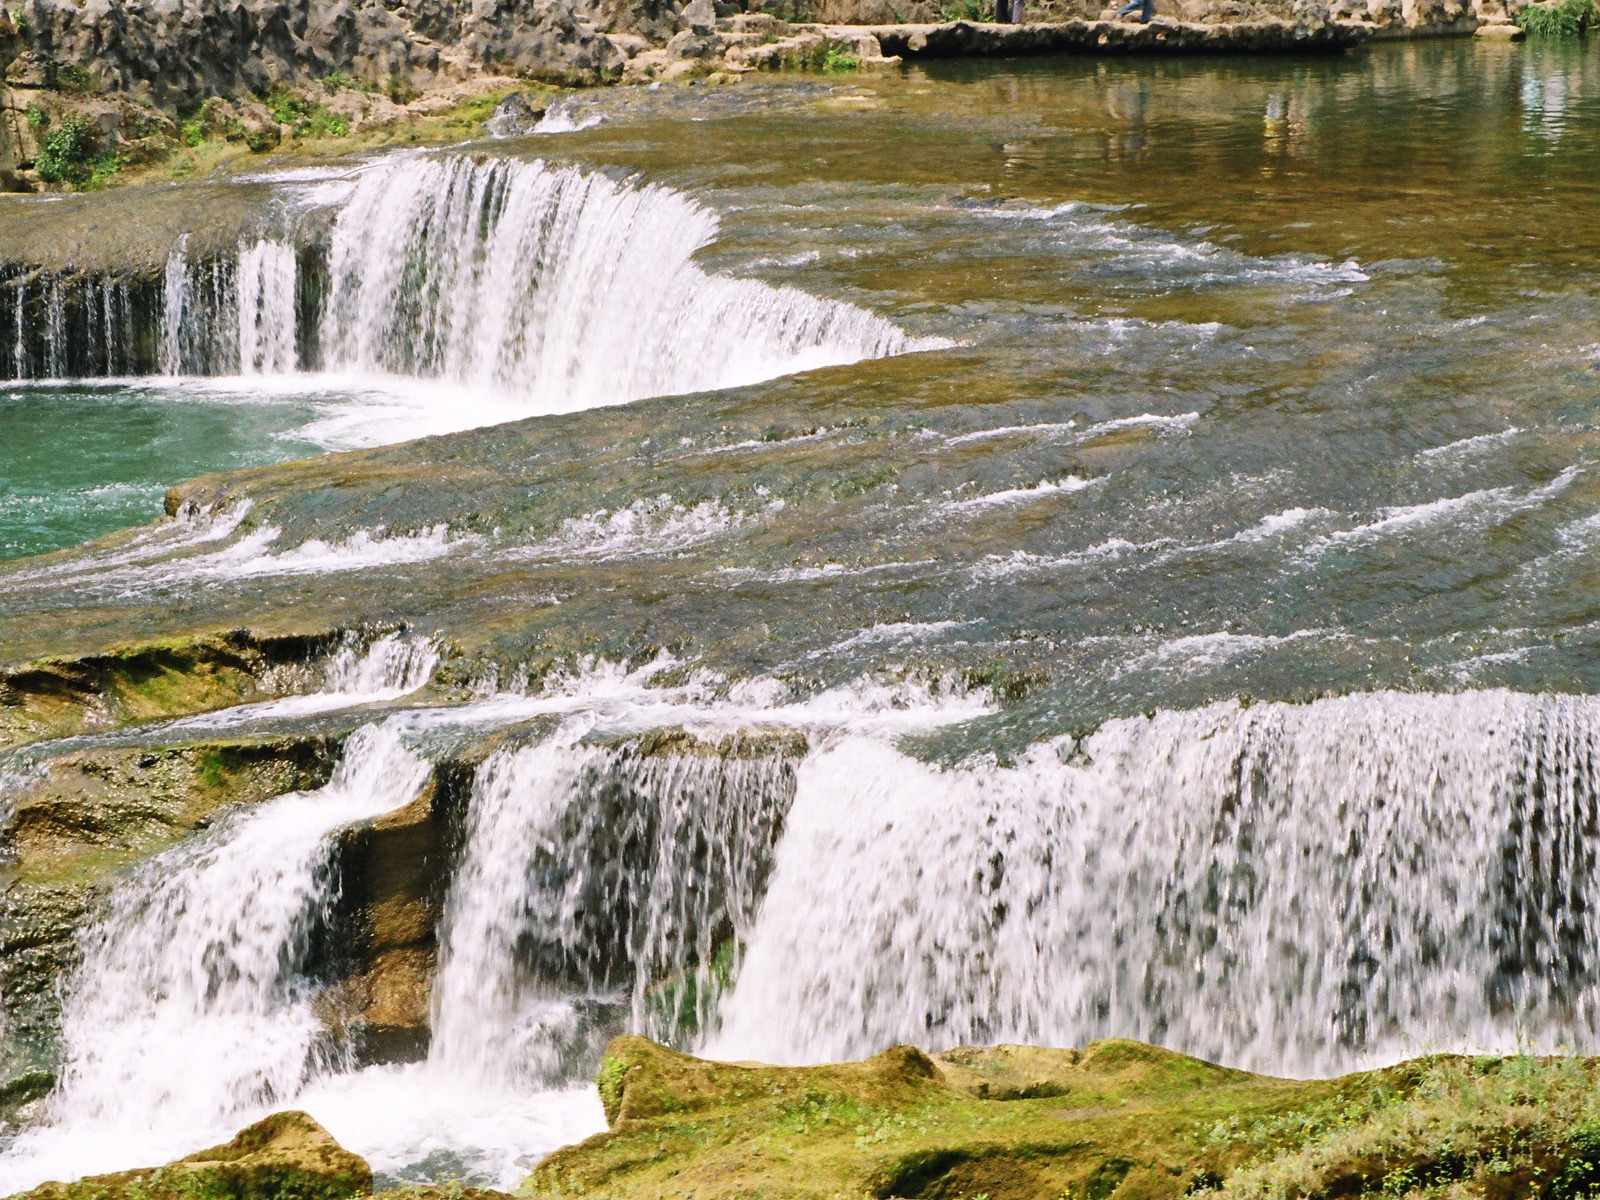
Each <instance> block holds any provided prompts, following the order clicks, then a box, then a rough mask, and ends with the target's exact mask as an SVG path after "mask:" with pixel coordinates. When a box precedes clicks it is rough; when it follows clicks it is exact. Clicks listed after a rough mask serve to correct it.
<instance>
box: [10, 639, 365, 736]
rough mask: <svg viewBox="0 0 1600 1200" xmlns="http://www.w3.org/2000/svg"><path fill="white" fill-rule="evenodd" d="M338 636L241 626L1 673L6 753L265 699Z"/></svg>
mask: <svg viewBox="0 0 1600 1200" xmlns="http://www.w3.org/2000/svg"><path fill="white" fill-rule="evenodd" d="M338 636H339V635H338V634H337V633H335V632H330V633H318V634H307V635H283V636H270V637H268V636H258V635H256V634H253V633H251V632H249V631H248V630H243V629H235V630H227V631H223V632H218V633H208V634H202V635H198V636H193V637H182V638H173V639H168V640H162V641H152V642H143V643H139V644H137V645H128V646H119V647H113V648H111V649H108V650H106V651H105V652H103V653H99V654H89V655H84V656H81V657H73V658H51V659H39V660H36V661H33V662H27V663H21V664H18V665H15V666H10V667H5V668H0V749H4V748H6V747H8V746H13V745H21V744H23V743H25V742H31V741H36V740H39V739H41V738H47V737H67V736H70V735H72V734H76V733H81V732H83V731H84V730H87V729H94V728H104V727H107V726H110V725H116V724H122V723H126V722H133V721H145V720H151V719H154V718H157V717H175V716H187V715H189V714H191V713H198V712H206V711H209V710H212V709H217V708H225V707H227V706H228V705H232V704H240V703H244V702H246V701H250V700H256V699H262V698H264V697H265V696H266V695H268V694H270V691H271V686H270V685H271V683H272V682H273V679H274V676H275V675H276V674H281V673H282V672H283V671H285V670H293V669H295V668H298V667H301V666H302V665H303V664H305V663H306V662H308V661H309V660H311V659H312V658H314V657H316V656H318V655H320V654H325V653H327V651H328V650H329V649H331V648H332V647H333V646H334V645H335V644H336V642H337V640H338Z"/></svg>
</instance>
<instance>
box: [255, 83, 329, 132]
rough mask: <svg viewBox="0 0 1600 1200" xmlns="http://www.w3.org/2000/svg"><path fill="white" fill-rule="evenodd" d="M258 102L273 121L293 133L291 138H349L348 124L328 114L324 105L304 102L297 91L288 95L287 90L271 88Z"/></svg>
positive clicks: (304, 99)
mask: <svg viewBox="0 0 1600 1200" xmlns="http://www.w3.org/2000/svg"><path fill="white" fill-rule="evenodd" d="M261 103H263V104H265V105H266V106H267V111H268V112H270V113H271V114H272V118H273V120H275V121H277V122H278V124H280V125H287V126H289V128H290V129H292V130H293V131H294V135H295V137H301V138H325V137H347V136H349V133H350V122H349V121H347V120H345V119H344V118H343V117H341V116H339V115H338V114H337V113H334V112H330V111H329V110H328V109H327V108H326V107H325V106H323V105H321V104H315V103H313V102H312V101H310V100H308V99H306V97H305V96H303V95H301V94H300V93H299V92H291V91H289V90H288V89H287V88H274V89H273V90H272V91H270V92H267V93H266V94H265V95H263V96H262V97H261Z"/></svg>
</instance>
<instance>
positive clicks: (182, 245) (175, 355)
mask: <svg viewBox="0 0 1600 1200" xmlns="http://www.w3.org/2000/svg"><path fill="white" fill-rule="evenodd" d="M163 282H164V288H163V292H162V300H163V304H162V308H161V373H162V374H163V375H181V374H183V319H184V315H185V313H186V312H187V310H188V307H189V235H188V234H187V233H185V234H182V235H181V236H179V238H178V240H177V242H176V243H174V244H173V247H172V249H171V251H170V252H168V254H167V269H166V273H165V277H164V280H163Z"/></svg>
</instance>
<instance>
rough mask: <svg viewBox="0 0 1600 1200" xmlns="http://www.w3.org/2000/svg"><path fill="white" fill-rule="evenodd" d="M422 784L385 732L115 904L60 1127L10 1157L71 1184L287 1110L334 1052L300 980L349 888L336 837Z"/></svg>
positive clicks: (145, 875) (142, 878)
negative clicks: (53, 1164) (71, 1178)
mask: <svg viewBox="0 0 1600 1200" xmlns="http://www.w3.org/2000/svg"><path fill="white" fill-rule="evenodd" d="M427 774H428V767H427V765H426V764H425V763H424V762H423V761H422V760H421V759H419V758H417V757H416V756H415V755H414V754H412V753H411V752H410V751H408V750H407V749H406V748H405V747H404V746H403V745H402V744H401V742H400V739H399V736H398V734H397V732H396V731H395V730H394V729H393V728H392V727H391V726H389V725H383V726H368V727H366V728H363V729H361V730H358V731H357V732H356V733H354V734H352V735H351V737H350V739H349V742H348V744H347V746H346V749H345V754H344V758H343V761H342V762H341V764H340V766H339V768H338V770H337V772H336V773H335V775H334V778H333V779H332V780H331V781H330V782H329V783H328V785H327V786H326V787H324V788H322V789H320V790H318V791H315V792H308V793H294V794H290V795H287V796H283V797H280V798H279V799H277V800H274V801H270V802H267V803H264V804H261V805H258V806H255V807H253V808H250V809H247V810H245V811H243V812H240V813H237V814H235V815H234V816H233V817H232V818H231V819H228V820H226V821H224V822H223V823H222V824H221V825H220V826H219V828H218V829H217V830H216V831H215V833H213V834H212V835H210V836H207V837H205V838H203V839H201V840H200V841H198V842H193V843H189V844H186V845H184V846H182V847H179V848H178V849H176V850H173V851H170V852H168V853H166V854H163V855H161V856H159V857H158V858H156V859H155V860H154V861H152V862H151V863H150V864H149V866H148V867H147V868H145V869H144V870H143V871H141V872H140V873H139V874H138V875H137V876H136V877H135V878H133V879H132V880H131V881H129V882H128V883H127V884H126V885H125V886H123V887H122V888H120V889H119V890H118V891H117V892H116V893H115V894H114V895H113V896H112V898H111V900H110V904H109V910H108V911H107V913H106V914H105V916H104V917H103V918H102V919H101V920H100V921H99V922H98V923H97V924H95V925H94V926H93V927H91V928H90V929H89V930H88V931H87V932H86V933H85V935H84V937H83V963H82V966H81V968H80V969H79V971H78V973H77V976H76V978H75V980H74V981H73V983H72V986H71V987H70V988H69V989H68V990H67V997H66V1000H65V1003H64V1005H63V1010H62V1035H63V1041H64V1043H65V1059H66V1062H65V1066H64V1068H63V1072H62V1080H61V1086H60V1088H59V1089H58V1091H57V1092H56V1093H55V1094H54V1095H53V1096H52V1099H51V1117H52V1126H50V1127H48V1128H46V1129H43V1130H41V1131H39V1132H38V1134H37V1138H38V1141H37V1143H36V1144H33V1145H29V1144H28V1143H27V1142H24V1143H23V1144H22V1145H21V1146H20V1148H14V1153H18V1154H19V1156H20V1157H21V1158H22V1159H27V1158H29V1157H30V1155H31V1156H33V1157H34V1158H36V1159H48V1158H49V1156H50V1154H51V1153H52V1151H54V1152H55V1153H59V1154H63V1155H68V1156H69V1158H70V1161H71V1171H72V1174H73V1175H79V1174H84V1173H86V1172H89V1171H92V1170H94V1169H96V1162H91V1161H89V1159H91V1158H93V1159H95V1160H96V1161H101V1160H103V1161H104V1163H106V1164H108V1165H111V1166H120V1165H125V1164H126V1162H129V1161H134V1162H140V1161H145V1160H146V1159H151V1160H153V1161H164V1159H165V1158H167V1157H171V1156H172V1155H173V1154H176V1153H186V1152H187V1151H188V1150H191V1149H193V1148H194V1146H195V1145H199V1144H201V1143H202V1142H203V1141H204V1140H205V1139H206V1138H207V1137H208V1135H210V1134H215V1135H217V1136H218V1137H225V1136H227V1135H228V1134H229V1132H230V1131H232V1130H233V1129H235V1128H236V1127H237V1126H238V1125H240V1124H243V1123H244V1122H245V1121H246V1120H248V1119H251V1117H253V1116H254V1115H255V1114H256V1113H258V1112H260V1111H262V1110H263V1109H265V1108H270V1107H271V1106H273V1105H275V1104H281V1103H282V1102H284V1101H285V1100H287V1099H290V1098H292V1097H293V1096H294V1095H295V1094H296V1093H297V1092H298V1091H299V1090H300V1088H301V1086H302V1085H303V1084H304V1083H305V1082H306V1080H307V1079H308V1078H309V1077H310V1075H311V1074H312V1073H313V1072H314V1071H315V1070H316V1068H317V1066H318V1058H319V1053H321V1052H322V1025H321V1022H320V1021H319V1020H318V1018H317V1016H316V1014H315V1012H314V1011H313V1001H314V998H315V993H314V989H313V988H312V986H311V985H310V984H309V983H308V982H307V980H306V979H305V977H304V970H305V968H306V960H307V955H308V953H309V949H310V939H311V937H312V936H313V934H314V932H315V930H316V928H317V926H318V924H319V922H321V921H323V920H324V919H325V918H326V915H327V913H328V910H329V907H330V905H331V904H332V902H333V900H334V898H335V892H336V889H337V879H336V878H335V874H334V872H333V869H332V862H331V842H330V835H331V834H332V833H333V832H334V831H336V830H338V829H339V828H341V827H343V826H346V825H349V824H351V823H352V822H356V821H361V820H365V819H369V818H372V817H375V816H378V815H380V814H382V813H384V812H386V811H388V810H390V809H393V808H395V807H398V806H399V805H402V804H405V803H406V802H408V801H409V800H411V799H412V798H413V796H415V794H416V793H417V790H418V789H419V788H420V787H421V786H422V784H423V783H424V782H425V781H426V779H427ZM153 1143H157V1144H159V1147H160V1148H159V1149H153V1148H152V1144H153ZM73 1155H75V1156H76V1157H71V1156H73ZM16 1169H17V1170H19V1171H22V1172H27V1171H28V1170H29V1165H28V1164H26V1163H19V1164H18V1166H17V1168H16Z"/></svg>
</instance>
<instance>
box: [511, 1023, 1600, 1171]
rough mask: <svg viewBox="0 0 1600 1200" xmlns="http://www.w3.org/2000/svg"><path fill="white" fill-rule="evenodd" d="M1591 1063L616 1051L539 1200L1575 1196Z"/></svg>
mask: <svg viewBox="0 0 1600 1200" xmlns="http://www.w3.org/2000/svg"><path fill="white" fill-rule="evenodd" d="M1597 1081H1600V1070H1597V1063H1596V1060H1588V1059H1575V1058H1552V1059H1533V1058H1527V1057H1517V1058H1509V1059H1498V1058H1489V1059H1467V1058H1460V1057H1453V1056H1440V1057H1435V1058H1428V1059H1419V1060H1415V1061H1413V1062H1410V1063H1404V1064H1401V1065H1399V1066H1397V1067H1392V1068H1388V1069H1385V1070H1381V1071H1370V1072H1363V1073H1360V1074H1356V1075H1349V1076H1346V1077H1344V1078H1342V1079H1332V1080H1308V1081H1302V1080H1291V1079H1275V1078H1272V1077H1270V1076H1264V1075H1253V1074H1250V1073H1249V1072H1245V1071H1236V1070H1231V1069H1228V1068H1226V1067H1220V1066H1217V1065H1215V1064H1213V1063H1208V1062H1204V1061H1202V1060H1200V1059H1196V1058H1191V1057H1189V1056H1187V1055H1183V1054H1177V1053H1174V1052H1173V1051H1170V1050H1164V1049H1161V1048H1160V1047H1156V1046H1149V1045H1145V1044H1142V1043H1139V1042H1130V1041H1121V1040H1111V1041H1102V1042H1094V1043H1091V1044H1090V1045H1088V1046H1086V1047H1083V1048H1082V1049H1062V1050H1052V1049H1042V1048H1038V1047H1030V1046H995V1047H987V1048H981V1049H960V1050H951V1051H946V1052H944V1053H941V1054H937V1055H934V1056H932V1057H929V1056H927V1055H924V1054H922V1053H921V1052H920V1051H917V1050H914V1049H912V1048H910V1047H897V1048H895V1049H893V1050H889V1051H885V1052H884V1053H883V1054H880V1055H878V1056H876V1057H875V1058H871V1059H867V1060H866V1061H864V1062H858V1063H841V1064H833V1065H828V1066H818V1067H765V1066H760V1065H758V1064H735V1063H720V1062H706V1061H703V1060H700V1059H695V1058H691V1057H689V1056H688V1055H683V1054H677V1053H674V1052H673V1051H671V1050H667V1049H665V1048H663V1047H660V1046H657V1045H655V1044H653V1043H651V1042H647V1041H645V1040H643V1039H640V1038H619V1039H618V1040H617V1041H615V1042H613V1043H612V1044H611V1046H610V1048H609V1049H608V1051H607V1054H606V1058H605V1062H604V1064H603V1066H602V1068H601V1073H600V1081H599V1082H600V1093H601V1098H602V1100H603V1102H604V1104H605V1109H606V1115H607V1118H608V1120H609V1121H610V1124H611V1129H610V1131H609V1132H607V1133H603V1134H600V1135H598V1136H596V1137H593V1138H590V1139H589V1140H588V1141H586V1142H583V1143H581V1144H580V1145H577V1146H570V1147H567V1148H566V1149H563V1150H560V1151H557V1152H556V1153H555V1154H553V1155H551V1156H550V1157H549V1158H548V1159H546V1160H545V1161H544V1162H543V1163H541V1164H540V1165H539V1167H538V1168H537V1170H535V1172H534V1173H533V1175H532V1176H531V1177H530V1178H529V1180H528V1181H527V1183H526V1184H525V1185H524V1188H523V1192H524V1194H527V1195H534V1196H550V1197H556V1196H562V1197H567V1196H577V1195H583V1196H585V1197H590V1198H602V1197H617V1198H621V1197H643V1196H649V1197H652V1198H667V1197H688V1196H695V1197H698V1198H699V1200H719V1198H727V1200H732V1198H734V1197H753V1196H760V1197H762V1198H763V1200H800V1198H802V1197H803V1198H806V1200H828V1198H836V1197H850V1198H852V1200H854V1198H858V1197H882V1198H888V1197H902V1198H906V1200H910V1198H915V1197H928V1198H937V1200H973V1198H976V1197H979V1196H985V1197H987V1198H988V1200H1024V1198H1029V1200H1032V1198H1035V1197H1045V1198H1047V1200H1060V1198H1062V1197H1066V1198H1069V1200H1167V1198H1170V1200H1178V1198H1179V1197H1184V1196H1196V1197H1198V1196H1206V1197H1211V1198H1213V1200H1221V1198H1222V1197H1237V1198H1240V1200H1243V1198H1246V1197H1248V1198H1251V1200H1314V1198H1323V1197H1327V1198H1331V1197H1335V1196H1360V1195H1372V1196H1410V1197H1416V1198H1418V1200H1420V1198H1421V1197H1424V1196H1437V1195H1442V1194H1444V1193H1443V1192H1441V1190H1440V1189H1441V1187H1442V1188H1446V1189H1448V1188H1452V1187H1456V1188H1464V1189H1465V1190H1457V1191H1450V1192H1449V1194H1450V1195H1463V1196H1465V1195H1472V1196H1484V1197H1494V1198H1495V1200H1512V1198H1513V1197H1540V1198H1542V1200H1574V1198H1576V1197H1579V1196H1591V1195H1594V1194H1597V1189H1600V1101H1597V1100H1596V1096H1597V1094H1600V1093H1597V1090H1596V1082H1597Z"/></svg>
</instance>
